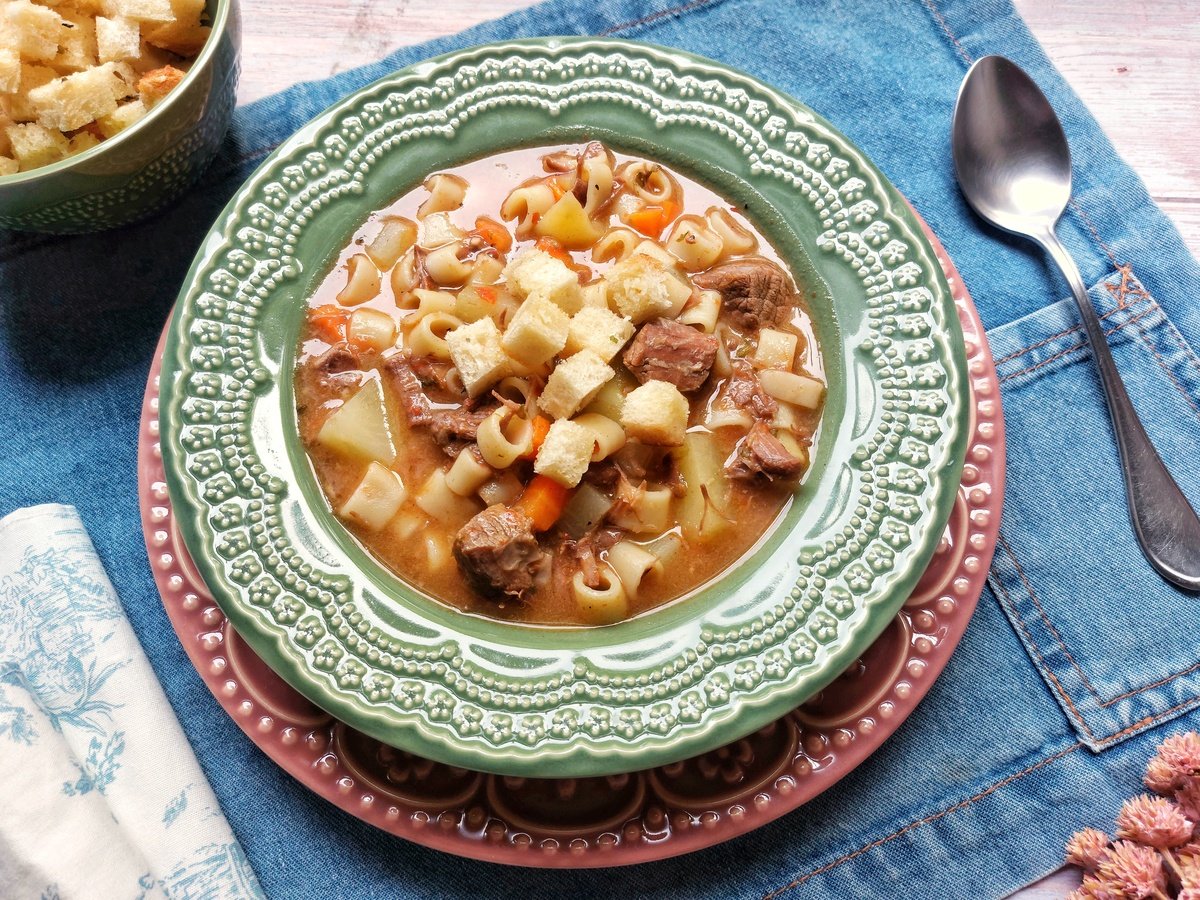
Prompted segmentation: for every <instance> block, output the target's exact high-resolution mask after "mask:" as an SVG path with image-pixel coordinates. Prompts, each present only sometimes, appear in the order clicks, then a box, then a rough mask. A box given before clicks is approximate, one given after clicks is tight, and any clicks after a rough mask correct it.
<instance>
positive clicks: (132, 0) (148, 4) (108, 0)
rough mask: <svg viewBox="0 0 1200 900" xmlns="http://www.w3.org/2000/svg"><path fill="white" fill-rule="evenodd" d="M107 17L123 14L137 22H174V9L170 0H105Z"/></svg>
mask: <svg viewBox="0 0 1200 900" xmlns="http://www.w3.org/2000/svg"><path fill="white" fill-rule="evenodd" d="M104 9H105V11H106V12H107V13H108V15H109V18H116V17H117V16H123V17H125V18H127V19H137V20H138V21H139V22H163V23H166V22H174V21H175V11H174V10H173V9H172V8H171V2H170V0H105V3H104Z"/></svg>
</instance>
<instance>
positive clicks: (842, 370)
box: [160, 38, 970, 777]
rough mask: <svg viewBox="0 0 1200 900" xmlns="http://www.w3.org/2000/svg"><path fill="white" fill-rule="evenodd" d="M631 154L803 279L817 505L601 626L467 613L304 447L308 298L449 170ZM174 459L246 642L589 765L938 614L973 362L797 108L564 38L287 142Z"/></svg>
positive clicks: (352, 717) (270, 171)
mask: <svg viewBox="0 0 1200 900" xmlns="http://www.w3.org/2000/svg"><path fill="white" fill-rule="evenodd" d="M593 139H595V140H601V141H603V142H605V143H606V144H608V145H609V146H611V147H612V148H613V149H615V150H618V151H622V152H626V153H630V154H633V155H638V156H642V157H648V158H653V159H658V160H660V161H661V162H663V163H665V164H666V165H667V166H668V167H670V168H671V169H672V170H674V171H677V172H681V173H682V174H684V175H687V176H689V177H691V178H693V179H695V180H697V181H699V182H701V183H704V184H706V185H708V186H709V187H711V188H713V189H714V190H715V191H716V192H717V193H719V194H721V195H722V196H724V197H725V198H727V199H728V200H729V201H730V202H733V203H737V204H738V205H739V206H741V207H743V208H744V209H745V212H746V214H747V215H748V216H749V217H750V218H751V219H752V220H753V221H754V222H755V224H756V225H757V227H758V229H759V231H760V232H761V233H762V234H764V235H765V236H766V238H767V239H768V240H769V241H770V242H771V244H772V245H773V246H774V248H775V250H776V251H777V253H778V254H779V256H780V258H782V259H783V260H785V261H786V262H787V263H788V264H789V266H790V267H791V268H792V269H793V271H794V272H795V273H796V274H797V276H798V277H799V278H800V279H801V280H802V281H804V282H805V283H806V284H808V285H817V286H819V289H818V291H817V293H818V295H819V296H818V297H817V298H816V299H813V301H812V303H811V304H810V308H811V311H812V314H813V321H814V325H815V328H816V331H817V334H818V337H819V340H820V343H821V346H822V352H823V356H824V360H825V366H826V372H827V375H828V379H829V393H828V399H827V401H826V407H825V411H824V415H823V419H822V425H821V429H820V432H819V434H818V436H817V438H816V441H815V443H814V446H813V463H812V467H811V469H810V471H809V473H808V475H807V476H806V477H805V479H804V482H803V484H802V485H801V486H800V488H799V489H798V491H797V494H796V496H795V498H794V500H793V501H792V502H791V503H790V505H789V506H788V508H787V509H786V511H785V512H784V513H782V514H781V515H780V517H779V518H778V519H777V521H776V522H775V524H774V526H773V527H772V528H770V529H769V530H768V531H767V533H766V534H764V535H762V536H761V538H760V539H759V540H758V542H757V543H756V544H755V545H754V546H753V548H752V549H751V550H750V551H749V552H748V553H747V554H746V555H745V556H744V557H743V558H742V559H741V560H740V561H738V562H737V563H735V564H734V565H733V566H732V567H731V568H729V569H728V570H726V571H725V572H724V573H723V574H722V575H720V576H719V577H718V578H717V579H716V580H714V581H712V582H710V583H709V584H707V585H705V586H704V587H702V588H701V589H699V590H697V591H694V592H693V593H692V594H691V595H689V596H686V597H684V598H681V599H679V600H677V601H675V602H673V603H670V604H668V605H666V606H664V607H660V608H658V609H656V610H653V611H651V612H649V613H646V614H643V615H641V616H638V617H636V618H634V619H631V620H627V621H624V622H621V623H619V624H617V625H612V626H608V627H601V628H583V627H580V628H561V627H560V628H549V627H537V626H527V625H517V624H511V623H505V622H500V621H495V620H492V619H487V618H484V617H481V616H474V615H467V614H464V613H461V612H459V611H457V610H455V609H451V608H449V607H447V606H445V605H443V604H441V603H439V602H437V601H436V600H434V599H433V598H431V597H430V596H428V595H427V594H426V593H424V592H423V591H422V590H421V587H420V585H419V584H410V583H407V582H405V581H403V580H401V579H400V578H398V577H397V576H396V575H394V574H392V573H391V572H390V571H389V570H387V569H385V568H384V567H383V566H382V565H381V564H380V563H379V562H377V561H376V560H375V559H373V558H372V557H371V556H370V555H369V554H368V553H367V552H366V551H365V550H364V548H363V547H362V546H361V545H360V544H359V543H358V542H357V541H356V540H355V539H354V538H353V536H352V535H351V534H350V533H349V532H348V531H347V530H346V529H345V528H344V527H343V526H342V525H341V524H340V523H339V522H338V520H337V519H336V518H335V517H334V515H333V513H332V512H331V510H330V507H329V503H328V502H327V500H326V499H325V497H324V496H323V495H322V493H321V490H320V487H319V485H318V483H317V480H316V477H315V475H314V472H313V469H312V466H311V464H310V462H309V460H308V458H307V456H306V454H305V450H304V447H303V446H302V443H301V441H300V440H299V438H298V431H297V418H296V407H295V397H294V395H293V388H292V384H293V376H292V373H293V369H294V367H295V363H296V345H297V339H298V335H299V333H300V328H301V325H302V323H303V320H304V309H305V300H306V298H307V297H308V296H309V295H310V294H311V292H312V291H313V289H314V287H315V286H316V285H317V284H318V283H319V282H320V280H321V278H322V277H323V275H324V274H325V273H326V272H327V271H328V269H329V267H330V266H331V264H332V262H333V261H334V260H336V258H337V254H338V251H339V250H340V249H341V248H342V247H343V246H344V245H345V244H346V243H347V242H348V241H349V239H350V237H351V235H353V233H354V232H355V230H356V229H357V228H358V227H359V226H360V225H361V223H362V222H363V221H365V219H366V218H367V216H368V215H369V214H370V213H371V212H372V211H374V210H377V209H380V208H382V207H384V206H386V205H388V203H389V202H390V201H392V200H393V199H394V198H396V197H398V196H400V195H402V194H404V193H406V192H407V191H409V190H411V189H412V188H413V187H414V186H416V185H418V184H420V183H421V182H422V181H423V180H424V179H425V177H426V176H427V175H428V174H430V173H431V172H434V171H438V170H440V169H444V168H447V167H451V166H454V165H457V164H459V163H463V162H466V161H468V160H471V159H477V158H480V157H485V156H488V155H490V154H493V153H496V152H499V151H502V150H511V149H516V148H519V147H530V146H556V145H562V144H567V143H581V142H584V141H587V140H593ZM161 392H162V395H161V405H160V415H161V422H162V438H161V440H162V452H163V460H164V465H165V471H166V477H167V481H168V486H169V490H170V494H171V498H172V502H173V504H174V506H175V510H176V520H177V524H178V526H179V528H180V531H181V534H182V536H183V538H184V541H185V543H186V545H187V548H188V551H189V553H190V555H191V556H192V558H193V559H194V561H195V564H196V566H197V568H198V571H199V574H200V575H201V576H202V577H203V579H204V581H205V583H206V584H207V585H208V587H209V589H210V590H211V591H212V593H213V595H214V597H215V598H216V600H217V602H218V603H219V604H220V605H221V608H222V609H223V610H224V612H225V613H226V614H227V615H228V617H229V619H230V621H231V622H232V624H233V625H234V627H236V628H237V630H238V632H239V633H240V634H241V635H242V637H243V638H244V639H245V640H246V641H247V642H248V643H249V644H250V645H251V647H252V648H253V649H254V650H255V652H256V653H258V654H259V656H261V657H262V659H264V660H265V661H266V662H267V663H268V664H269V665H270V666H271V667H272V668H273V669H274V670H275V671H276V672H278V673H279V674H280V675H281V676H282V677H283V678H284V679H285V680H287V681H288V682H289V683H290V684H291V685H293V686H294V687H295V688H296V689H298V690H299V691H300V692H301V693H303V694H304V695H305V696H307V697H308V698H309V699H311V700H312V701H313V702H315V703H316V704H317V705H319V706H321V707H323V708H324V709H326V710H328V711H329V712H330V713H332V714H334V715H335V716H337V717H338V718H340V719H342V720H343V721H345V722H346V723H348V724H349V725H351V726H352V727H354V728H357V729H359V730H361V731H363V732H366V733H368V734H370V735H372V736H374V737H376V738H378V739H380V740H382V741H384V742H386V743H389V744H392V745H394V746H397V747H401V748H404V749H406V750H409V751H412V752H413V753H416V754H419V755H421V756H425V757H429V758H432V759H435V760H439V761H441V762H445V763H449V764H452V765H460V766H464V767H467V768H472V769H481V770H486V771H490V772H499V773H502V774H517V775H530V776H555V777H564V776H590V775H601V774H608V773H617V772H627V771H633V770H637V769H643V768H648V767H651V766H655V765H660V764H663V763H667V762H671V761H673V760H678V759H682V758H684V757H687V756H689V755H692V754H696V753H701V752H705V751H707V750H710V749H712V748H714V747H717V746H721V745H723V744H727V743H729V742H730V741H731V740H734V739H736V738H738V737H740V736H741V735H744V734H748V733H750V732H751V731H753V730H755V729H756V728H759V727H761V726H762V725H765V724H766V723H768V722H771V721H773V720H774V719H776V718H778V717H779V716H781V715H784V714H785V713H786V712H788V711H789V710H790V709H792V708H794V707H795V706H797V705H799V704H800V703H801V702H803V701H804V700H805V699H807V698H808V697H811V696H812V695H813V694H814V693H815V692H817V691H819V690H820V689H821V688H822V687H824V686H825V685H826V684H828V683H829V682H830V681H832V680H833V679H834V678H835V677H836V676H837V675H838V674H839V673H841V672H842V671H844V670H845V669H846V668H847V667H848V666H849V665H850V664H851V663H852V662H853V661H854V660H855V658H856V657H857V656H858V655H860V654H861V653H862V652H863V651H864V650H865V649H866V648H867V647H868V646H869V645H870V644H871V643H872V642H873V641H874V640H875V639H876V638H877V637H878V635H879V634H880V633H881V631H882V630H883V629H884V628H885V627H886V625H887V624H888V622H889V621H890V620H891V619H892V617H893V616H894V615H895V613H896V611H897V610H898V609H899V607H900V605H901V604H902V603H903V602H904V600H905V599H906V598H907V597H908V595H909V594H910V592H911V591H912V589H913V587H914V585H915V584H916V582H917V580H918V578H919V577H920V575H921V573H922V571H923V570H924V568H925V566H926V564H927V563H928V561H929V559H930V557H931V556H932V554H933V552H934V550H935V548H936V547H937V545H938V542H939V540H940V538H941V537H942V535H943V532H944V529H945V525H946V522H947V520H948V518H949V515H950V511H951V508H952V506H953V503H954V498H955V496H956V492H957V489H958V485H959V481H960V476H961V472H962V467H963V461H964V460H963V455H964V452H965V445H966V438H967V431H966V429H967V425H968V416H969V399H970V398H969V391H968V386H967V371H966V354H965V349H964V345H963V339H962V333H961V329H960V327H959V322H958V317H957V314H956V311H955V308H954V304H953V300H952V297H951V292H950V289H949V286H948V285H947V283H946V280H945V276H944V275H943V274H942V270H941V268H940V267H939V265H938V263H937V259H936V257H935V254H934V252H933V249H932V248H931V247H930V245H929V243H928V241H927V240H926V239H925V237H924V235H923V233H922V231H921V228H920V227H919V225H918V223H917V221H916V219H915V218H914V215H913V213H912V212H911V210H910V209H909V208H908V207H907V205H906V204H905V202H904V200H903V199H902V198H901V197H900V195H899V194H898V193H897V191H896V189H895V188H894V187H893V186H892V185H891V184H890V183H889V182H888V181H887V179H886V178H885V177H884V176H883V175H882V174H881V173H880V172H879V171H878V169H877V168H876V167H875V166H874V165H872V164H871V162H870V161H869V160H868V159H867V158H866V156H865V155H864V154H863V153H862V152H861V151H860V150H858V149H857V148H856V147H854V146H853V144H851V142H850V141H849V140H848V139H847V138H846V137H845V136H844V135H842V134H841V133H839V132H838V131H837V130H836V129H835V128H833V126H832V125H830V124H829V123H828V122H826V121H825V120H824V119H822V118H821V117H820V116H818V115H817V114H816V113H814V112H813V111H812V110H810V109H808V108H807V107H805V106H803V105H802V104H800V103H799V102H797V101H796V100H794V99H792V98H790V97H787V96H785V95H783V94H781V93H779V92H778V91H776V90H774V89H772V88H770V87H768V86H767V85H764V84H762V83H761V82H758V81H755V80H754V79H752V78H750V77H748V76H746V75H743V74H741V73H738V72H735V71H732V70H731V69H729V68H727V67H725V66H722V65H720V64H718V63H714V62H712V61H710V60H705V59H701V58H699V57H696V56H692V55H690V54H686V53H682V52H679V51H675V50H668V49H664V48H658V47H652V46H649V45H645V44H639V43H634V42H628V41H617V40H607V39H591V38H543V39H537V40H527V41H516V42H511V43H503V44H492V45H487V46H483V47H476V48H471V49H468V50H463V51H460V52H457V53H453V54H449V55H447V56H442V57H438V58H435V59H432V60H429V61H427V62H423V63H421V64H419V65H416V66H413V67H411V68H408V69H404V70H402V71H399V72H396V73H394V74H392V75H389V76H387V77H385V78H383V79H382V80H380V81H378V82H376V83H375V84H373V85H370V86H368V87H366V88H364V89H362V90H361V91H359V92H357V93H355V94H353V95H351V96H350V97H348V98H346V99H345V100H343V101H342V102H340V103H338V104H337V105H336V106H334V107H332V108H331V109H329V110H328V111H326V112H325V113H323V114H322V115H321V116H319V117H317V118H316V119H314V120H313V121H312V122H311V123H309V124H308V125H306V126H305V127H304V128H302V129H300V131H298V132H297V133H296V134H295V135H294V136H292V137H291V138H290V139H288V140H287V141H286V142H284V143H283V144H282V145H281V146H280V147H279V148H278V149H277V150H276V151H275V153H274V154H273V155H272V156H271V157H269V158H268V159H267V160H266V161H265V162H264V163H263V164H262V166H261V167H260V168H259V169H258V171H257V172H256V173H255V174H253V175H252V176H251V177H250V178H249V179H248V180H247V182H246V183H245V185H244V186H243V187H242V188H241V189H240V190H239V192H238V193H237V194H236V195H235V196H234V197H233V199H232V200H231V201H230V203H229V205H228V206H227V207H226V209H225V210H224V212H223V213H222V214H221V215H220V216H219V217H218V219H217V221H216V223H215V224H214V226H213V229H212V231H211V233H210V234H209V236H208V237H207V239H206V240H205V241H204V242H203V244H202V249H201V251H200V253H199V255H198V256H197V257H196V259H195V261H194V263H193V265H192V269H191V272H190V273H189V275H188V277H187V278H186V280H185V282H184V286H183V290H182V292H181V294H180V298H179V302H178V304H177V306H176V309H175V313H174V317H173V320H172V322H171V324H170V327H169V329H168V333H167V343H166V348H165V352H164V357H163V369H162V376H161Z"/></svg>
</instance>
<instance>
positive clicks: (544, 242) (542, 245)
mask: <svg viewBox="0 0 1200 900" xmlns="http://www.w3.org/2000/svg"><path fill="white" fill-rule="evenodd" d="M533 246H535V247H537V249H539V250H541V251H542V252H543V253H549V254H550V255H551V256H553V257H554V258H555V259H558V260H561V261H562V262H565V263H566V264H567V265H568V266H569V265H572V264H573V263H574V262H575V260H574V259H572V258H571V254H570V253H568V252H567V251H566V250H565V249H563V245H562V244H560V243H559V242H558V241H556V240H555V239H554V238H552V237H541V238H538V239H537V243H536V244H534V245H533Z"/></svg>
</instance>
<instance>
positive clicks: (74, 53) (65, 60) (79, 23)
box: [50, 12, 96, 72]
mask: <svg viewBox="0 0 1200 900" xmlns="http://www.w3.org/2000/svg"><path fill="white" fill-rule="evenodd" d="M50 64H51V65H52V66H54V67H55V68H56V69H58V70H59V71H67V72H78V71H81V70H83V69H90V68H91V67H92V66H94V65H96V20H95V19H93V18H92V17H91V16H81V15H79V14H78V13H70V12H67V13H63V19H62V26H61V30H60V31H59V37H58V53H57V54H55V56H54V59H52V60H51V61H50Z"/></svg>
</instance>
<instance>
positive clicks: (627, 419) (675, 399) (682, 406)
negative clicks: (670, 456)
mask: <svg viewBox="0 0 1200 900" xmlns="http://www.w3.org/2000/svg"><path fill="white" fill-rule="evenodd" d="M688 413H689V407H688V402H687V398H685V397H684V396H683V394H681V393H679V389H678V388H677V387H675V385H673V384H670V383H669V382H666V381H647V382H646V383H645V384H643V385H641V386H640V387H637V388H634V389H633V390H632V391H630V392H629V393H628V394H626V395H625V404H624V406H623V407H622V409H621V425H622V426H624V428H625V433H626V434H628V435H629V437H630V438H632V439H633V440H637V441H641V442H642V443H643V444H655V445H658V446H662V447H678V446H679V445H680V444H682V443H683V436H684V434H685V433H686V432H687V425H688Z"/></svg>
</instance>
